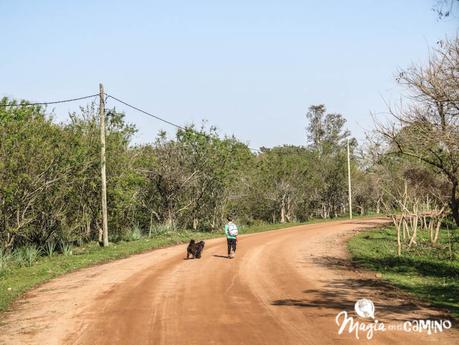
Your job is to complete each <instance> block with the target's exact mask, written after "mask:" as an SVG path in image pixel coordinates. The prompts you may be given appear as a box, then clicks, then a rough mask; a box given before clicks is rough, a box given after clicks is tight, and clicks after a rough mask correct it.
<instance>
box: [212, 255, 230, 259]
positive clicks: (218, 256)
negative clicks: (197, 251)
mask: <svg viewBox="0 0 459 345" xmlns="http://www.w3.org/2000/svg"><path fill="white" fill-rule="evenodd" d="M212 256H214V257H216V258H220V259H228V256H226V255H217V254H214V255H212Z"/></svg>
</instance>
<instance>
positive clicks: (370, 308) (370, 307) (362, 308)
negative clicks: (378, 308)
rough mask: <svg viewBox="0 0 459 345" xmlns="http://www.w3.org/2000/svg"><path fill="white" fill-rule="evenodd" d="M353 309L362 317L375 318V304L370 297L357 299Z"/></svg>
mask: <svg viewBox="0 0 459 345" xmlns="http://www.w3.org/2000/svg"><path fill="white" fill-rule="evenodd" d="M354 309H355V312H356V313H357V315H358V316H360V317H362V318H364V319H368V318H369V317H371V318H372V319H374V318H375V305H374V304H373V301H372V300H371V299H367V298H362V299H359V300H358V301H357V302H355V306H354Z"/></svg>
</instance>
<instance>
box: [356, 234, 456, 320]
mask: <svg viewBox="0 0 459 345" xmlns="http://www.w3.org/2000/svg"><path fill="white" fill-rule="evenodd" d="M458 242H459V230H458V229H456V230H449V231H447V230H446V229H442V231H441V235H440V240H439V243H438V244H437V245H435V246H432V245H431V244H430V242H429V238H428V234H427V232H426V231H420V232H419V234H418V241H417V246H416V247H412V248H407V246H405V248H404V250H403V251H402V255H401V256H400V257H398V256H397V238H396V231H395V229H394V228H393V227H387V228H382V229H377V230H366V231H362V232H359V233H358V234H357V235H355V236H354V237H353V238H351V239H350V240H349V242H348V249H349V251H350V252H351V255H352V260H353V262H354V263H356V264H357V265H358V266H360V267H364V268H367V269H370V270H373V271H377V272H380V273H381V275H382V278H383V279H385V280H387V281H389V282H390V283H391V284H393V285H394V286H396V287H398V288H400V289H402V290H405V291H407V292H408V293H410V294H412V295H414V296H416V297H418V298H420V299H421V300H424V301H427V302H429V303H430V304H431V305H433V306H436V307H441V308H444V309H446V310H448V311H450V312H451V314H452V315H453V316H454V317H459V245H458Z"/></svg>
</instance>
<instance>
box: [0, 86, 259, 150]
mask: <svg viewBox="0 0 459 345" xmlns="http://www.w3.org/2000/svg"><path fill="white" fill-rule="evenodd" d="M99 95H100V94H98V93H96V94H94V95H89V96H83V97H76V98H69V99H63V100H58V101H50V102H33V103H20V104H0V107H5V108H6V107H31V106H35V105H51V104H61V103H69V102H75V101H81V100H84V99H88V98H93V97H97V96H99ZM108 98H112V99H114V100H115V101H117V102H120V103H121V104H124V105H125V106H127V107H129V108H132V109H134V110H137V111H138V112H141V113H143V114H145V115H147V116H150V117H152V118H154V119H156V120H159V121H161V122H164V123H167V124H168V125H171V126H174V127H176V128H179V129H181V130H186V128H185V127H183V126H180V125H178V124H176V123H173V122H171V121H169V120H166V119H164V118H162V117H160V116H157V115H154V114H152V113H150V112H148V111H146V110H143V109H140V108H139V107H136V106H134V105H132V104H129V103H127V102H125V101H123V100H121V99H119V98H117V97H114V96H112V95H109V94H105V100H107V99H108ZM194 132H195V133H196V134H200V135H203V136H207V135H205V134H203V133H199V132H196V131H194ZM248 148H249V149H250V150H251V151H256V152H260V150H258V149H254V148H251V147H248Z"/></svg>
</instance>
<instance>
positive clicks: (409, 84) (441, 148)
mask: <svg viewBox="0 0 459 345" xmlns="http://www.w3.org/2000/svg"><path fill="white" fill-rule="evenodd" d="M397 81H398V82H399V83H400V84H401V85H404V86H405V87H406V88H407V89H408V90H409V96H408V103H407V104H405V105H401V106H399V107H396V108H390V109H389V111H390V113H391V115H392V116H393V118H394V119H395V121H392V122H391V123H390V124H389V125H379V126H378V131H379V132H380V133H381V134H383V136H384V137H385V138H386V139H387V140H388V142H389V144H390V148H389V152H390V153H392V154H398V155H401V156H403V157H406V158H408V159H412V160H414V161H418V162H422V163H423V164H425V165H427V166H429V167H430V168H431V169H433V170H434V171H435V172H436V173H439V174H441V175H443V176H444V177H445V178H446V179H447V181H448V182H449V206H450V209H451V213H452V216H453V218H454V220H455V222H456V224H458V225H459V197H458V193H459V190H458V187H459V186H458V185H459V38H455V39H454V40H446V41H444V42H440V43H439V47H438V48H437V49H436V50H435V52H434V54H433V55H432V56H431V58H430V60H429V63H428V65H427V66H425V67H420V66H413V67H411V68H408V69H407V70H404V71H402V72H401V73H400V74H399V76H398V78H397Z"/></svg>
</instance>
